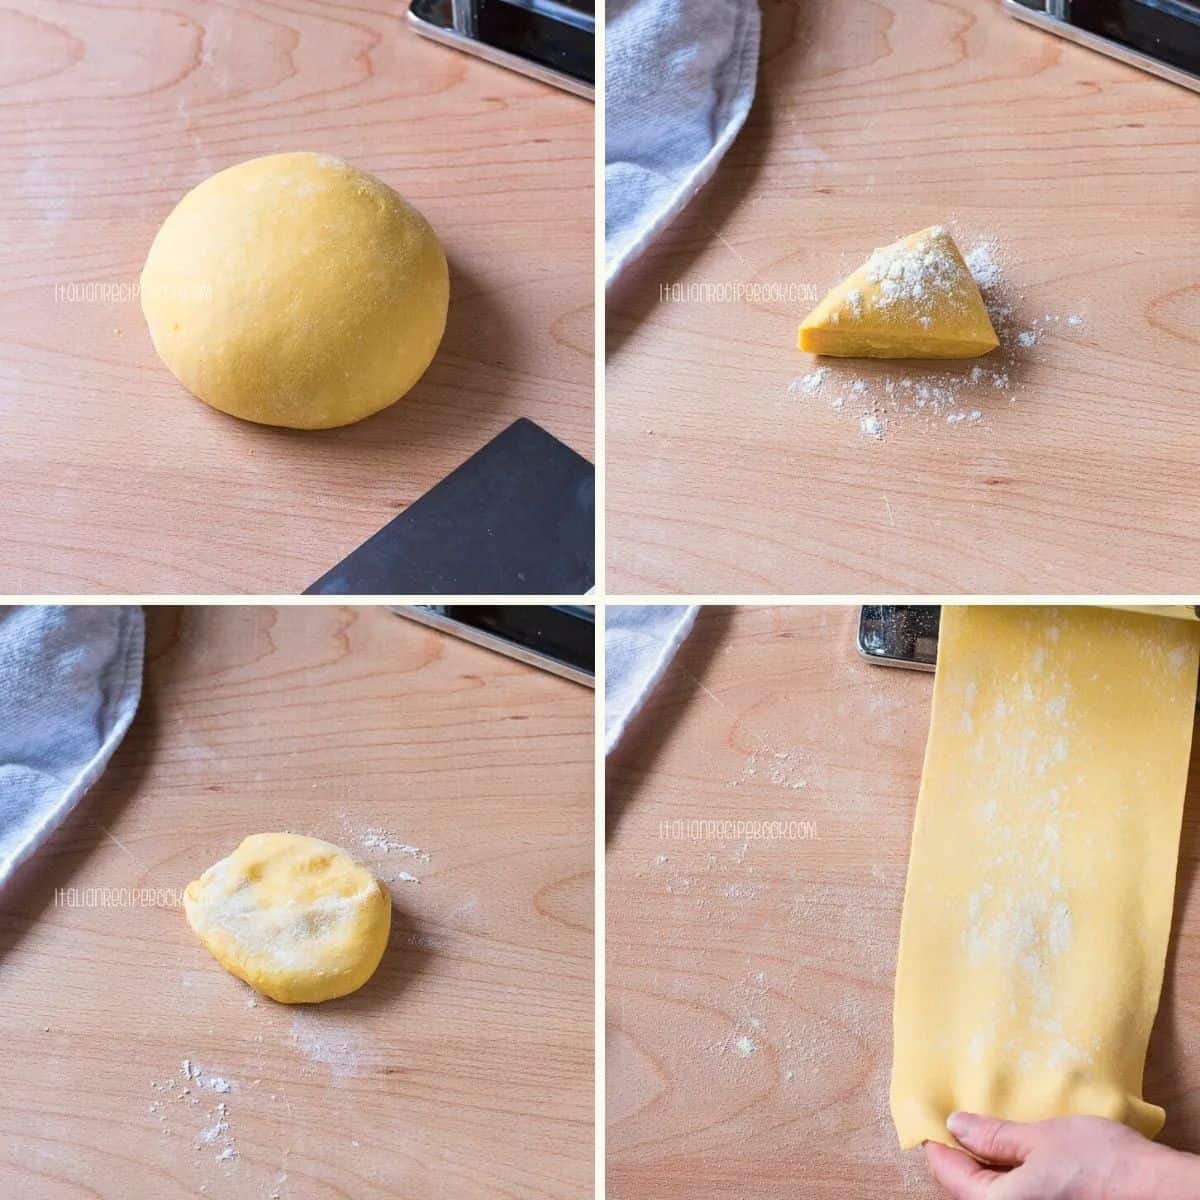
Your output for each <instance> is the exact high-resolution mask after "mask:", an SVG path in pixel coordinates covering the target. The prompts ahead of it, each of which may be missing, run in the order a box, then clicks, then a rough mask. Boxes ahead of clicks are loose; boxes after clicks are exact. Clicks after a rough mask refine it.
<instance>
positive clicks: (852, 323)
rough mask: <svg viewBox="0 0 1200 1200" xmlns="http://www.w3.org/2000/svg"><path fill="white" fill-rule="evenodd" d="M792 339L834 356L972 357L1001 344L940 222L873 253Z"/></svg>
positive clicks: (976, 288)
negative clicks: (794, 338)
mask: <svg viewBox="0 0 1200 1200" xmlns="http://www.w3.org/2000/svg"><path fill="white" fill-rule="evenodd" d="M796 345H797V347H798V348H799V349H801V350H805V351H807V352H808V353H810V354H827V355H832V356H834V357H838V358H977V357H978V356H979V355H981V354H987V353H988V352H989V351H991V350H995V349H996V347H997V346H999V345H1000V339H999V338H998V337H997V336H996V331H995V329H994V328H992V322H991V318H990V317H989V316H988V311H987V307H986V306H985V305H984V303H983V296H982V295H980V292H979V285H978V284H977V283H976V282H975V280H974V278H973V277H972V275H971V272H970V270H969V269H968V268H967V264H966V263H965V262H964V261H963V256H962V254H961V253H960V252H959V249H958V247H957V246H956V245H955V243H954V239H953V238H952V237H951V236H950V234H949V233H948V232H947V231H946V230H945V229H943V228H942V226H940V225H933V226H931V227H930V228H928V229H922V230H919V231H918V232H917V233H913V234H910V235H909V236H908V237H906V238H901V239H900V241H898V242H893V243H892V244H891V245H890V246H883V247H881V248H880V249H878V250H875V251H873V252H872V254H871V257H870V258H869V259H867V261H866V262H865V263H863V265H862V266H861V267H859V268H858V270H857V271H855V272H854V273H853V274H852V275H848V276H847V277H846V278H845V279H843V280H842V282H841V283H839V284H838V285H837V287H835V288H834V289H833V290H832V291H831V292H829V293H828V295H826V296H825V298H824V299H823V300H822V301H821V303H820V304H818V305H817V307H816V308H814V309H813V310H812V312H810V313H809V314H808V316H807V317H805V318H804V321H803V323H802V324H801V326H800V331H799V334H798V335H797V339H796Z"/></svg>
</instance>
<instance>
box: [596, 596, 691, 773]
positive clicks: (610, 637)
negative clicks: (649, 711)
mask: <svg viewBox="0 0 1200 1200" xmlns="http://www.w3.org/2000/svg"><path fill="white" fill-rule="evenodd" d="M697 612H699V608H698V606H696V605H690V606H683V605H663V604H647V605H636V604H610V605H609V606H608V609H607V610H606V613H605V621H604V753H605V754H611V753H612V751H613V748H614V747H615V746H616V744H617V743H618V742H619V741H620V740H621V735H622V734H623V733H624V732H625V730H626V729H627V728H628V726H629V722H630V721H632V720H633V718H634V716H635V715H636V714H637V713H638V712H639V711H640V710H641V708H642V706H643V705H644V704H645V703H646V699H647V697H648V696H649V695H650V693H651V692H652V691H653V690H654V687H655V685H656V684H657V683H658V681H659V680H660V679H661V678H662V677H663V673H664V672H665V671H666V669H667V666H668V664H669V663H670V661H671V659H672V658H674V657H675V651H676V650H678V649H679V647H680V646H681V645H682V644H683V639H684V638H686V637H687V635H688V634H689V633H690V632H691V629H692V625H693V624H695V621H696V613H697Z"/></svg>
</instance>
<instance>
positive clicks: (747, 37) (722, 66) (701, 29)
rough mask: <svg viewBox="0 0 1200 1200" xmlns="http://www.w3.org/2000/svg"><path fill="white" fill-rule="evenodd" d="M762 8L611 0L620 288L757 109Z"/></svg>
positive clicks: (613, 268) (607, 84)
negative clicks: (752, 109)
mask: <svg viewBox="0 0 1200 1200" xmlns="http://www.w3.org/2000/svg"><path fill="white" fill-rule="evenodd" d="M760 26H761V18H760V16H759V11H758V3H757V0H608V6H607V9H606V17H605V35H604V36H605V52H604V70H605V80H604V96H605V101H604V120H605V125H606V131H605V146H604V158H605V168H604V190H605V196H604V211H605V231H604V255H605V264H606V266H605V285H606V286H607V285H608V284H611V283H612V282H613V280H614V279H616V277H617V276H618V275H619V274H620V273H621V271H622V270H623V269H624V268H625V267H626V266H627V265H628V264H629V263H630V262H632V261H633V260H634V259H635V258H637V256H638V255H639V254H641V253H642V251H643V250H645V248H646V247H647V246H648V245H649V244H650V242H651V241H652V240H653V239H654V238H655V237H657V236H658V234H659V233H660V232H661V231H662V230H663V229H664V228H665V227H666V226H667V224H668V223H669V222H671V221H672V220H674V218H675V217H676V216H677V215H678V214H679V212H680V211H681V210H682V209H683V207H684V205H686V204H687V203H688V201H689V200H691V198H692V197H693V196H694V195H695V194H696V193H697V192H698V191H699V190H700V188H701V187H702V186H703V185H704V183H705V182H706V181H707V180H708V178H709V176H711V175H712V173H713V171H715V170H716V168H717V164H718V163H719V162H720V161H721V158H722V157H723V156H724V154H725V151H726V150H728V149H729V146H730V144H731V143H732V142H733V139H734V138H735V137H736V136H737V132H738V130H739V129H741V127H742V123H743V122H744V121H745V119H746V114H747V113H748V112H749V111H750V105H751V104H752V103H753V101H754V82H755V74H756V71H757V68H758V41H759V32H760Z"/></svg>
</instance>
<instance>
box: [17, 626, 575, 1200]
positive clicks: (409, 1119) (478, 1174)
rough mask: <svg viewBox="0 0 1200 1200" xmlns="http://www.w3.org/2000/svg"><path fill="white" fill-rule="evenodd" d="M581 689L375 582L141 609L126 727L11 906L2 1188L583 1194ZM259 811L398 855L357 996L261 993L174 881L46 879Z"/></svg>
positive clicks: (192, 846) (171, 1194) (367, 854)
mask: <svg viewBox="0 0 1200 1200" xmlns="http://www.w3.org/2000/svg"><path fill="white" fill-rule="evenodd" d="M591 701H592V695H591V692H590V691H589V690H588V689H585V688H582V687H579V686H577V685H575V684H570V683H567V682H566V681H564V680H560V679H556V678H554V677H552V676H550V675H547V674H545V673H543V672H540V671H537V670H536V669H534V668H531V667H527V666H524V665H521V664H518V663H515V662H513V661H512V660H510V659H507V658H504V657H502V656H500V655H496V654H493V653H491V652H488V651H486V650H482V649H480V648H478V647H475V646H470V645H467V644H466V643H464V642H460V641H458V640H456V639H454V638H450V637H447V636H444V635H442V634H439V633H435V632H433V631H432V630H429V629H426V628H424V627H422V626H419V625H415V624H413V623H412V622H410V621H406V620H404V619H402V618H400V617H398V616H395V615H393V614H391V613H389V612H388V611H386V610H385V609H383V608H365V609H343V608H329V607H320V608H317V607H305V608H295V607H292V608H286V609H272V608H268V607H262V608H257V609H246V608H239V607H232V608H229V607H224V608H206V609H191V610H188V609H185V610H169V609H159V610H154V611H153V612H152V613H151V617H150V637H149V649H148V669H147V680H146V690H145V694H144V697H143V702H142V706H141V709H140V711H139V713H138V716H137V718H136V719H135V721H134V724H133V725H132V727H131V729H130V731H129V733H128V735H127V737H126V739H125V741H124V743H123V744H122V745H121V747H120V748H119V750H118V751H117V753H116V756H115V757H114V758H113V760H112V762H111V764H110V766H109V769H108V770H107V772H106V773H105V775H104V776H103V778H102V779H101V781H100V783H99V784H98V785H97V787H96V788H95V789H94V790H93V792H92V793H91V794H90V795H89V796H87V797H86V798H85V799H84V801H83V802H82V804H81V805H80V807H79V808H78V809H77V810H76V812H75V814H74V815H73V817H72V818H71V819H70V820H69V822H68V824H67V825H65V826H64V827H63V828H62V829H61V830H59V831H58V833H57V834H56V835H55V836H54V838H53V839H52V840H51V841H50V842H49V843H48V844H47V845H46V846H45V847H44V848H43V849H42V850H41V851H39V853H38V854H37V855H36V856H35V857H34V859H33V860H32V861H31V862H30V863H29V864H27V865H26V867H25V868H24V869H23V871H22V873H21V874H20V875H19V876H18V878H17V880H16V881H15V883H14V884H13V885H12V886H11V887H9V888H7V889H6V891H5V894H4V897H3V901H2V906H0V956H2V959H3V971H0V1014H3V1015H2V1016H0V1026H2V1029H0V1034H2V1036H3V1040H4V1044H5V1046H6V1047H7V1068H6V1080H5V1084H6V1087H5V1091H6V1095H7V1097H8V1100H7V1102H6V1104H5V1105H4V1113H3V1116H2V1118H0V1123H2V1125H3V1137H2V1138H0V1143H2V1146H0V1193H2V1194H3V1195H6V1196H14V1197H16V1196H20V1197H22V1200H26V1198H28V1200H75V1198H80V1200H82V1198H83V1197H103V1198H104V1200H140V1198H143V1197H144V1198H147V1200H148V1198H150V1197H153V1198H154V1200H175V1198H177V1197H178V1198H180V1200H182V1198H183V1197H196V1196H199V1195H203V1196H205V1197H207V1198H208V1200H243V1198H245V1200H249V1198H251V1197H253V1198H255V1200H267V1198H268V1197H274V1198H277V1200H350V1198H353V1200H374V1198H376V1197H377V1198H379V1200H383V1198H385V1197H386V1198H388V1200H392V1198H394V1197H396V1196H414V1197H415V1196H420V1197H426V1198H429V1200H485V1198H486V1200H497V1198H505V1200H531V1198H534V1197H536V1198H538V1200H579V1198H580V1197H585V1196H591V1194H592V1191H591V1180H592V1163H593V1149H592V1147H593V1114H592V1108H593V1071H592V1038H593V1010H592V1005H593V983H592V978H593V976H592V972H593V954H592V880H593V868H592V862H593V859H592V849H593V841H594V839H593V829H592V813H593V807H592V799H591V796H592V777H593V765H592V749H591V748H592V703H591ZM278 829H286V830H291V831H295V832H303V833H309V834H312V835H314V836H317V837H323V838H326V839H327V840H330V841H334V842H336V843H338V844H340V845H343V846H344V847H345V848H346V849H347V850H349V851H350V852H351V853H352V854H354V855H355V856H356V857H358V858H359V860H360V861H362V862H365V863H367V864H369V865H370V866H372V867H373V869H375V870H376V871H377V873H378V874H379V875H380V878H381V879H383V880H385V881H389V888H390V891H391V892H392V895H393V898H394V902H395V910H394V918H393V932H392V939H391V943H390V946H389V949H388V951H387V953H386V954H385V956H384V959H383V962H382V964H381V965H380V968H379V970H378V972H377V973H376V975H375V976H374V977H373V978H372V979H371V981H370V982H369V983H368V984H367V985H366V986H365V987H363V988H362V989H361V990H360V991H358V992H356V993H355V994H354V995H352V996H348V997H345V998H343V999H341V1000H335V1001H330V1002H328V1003H325V1004H322V1005H300V1006H286V1005H280V1004H275V1003H274V1002H272V1001H270V1000H268V999H266V998H264V997H257V998H256V997H255V994H254V993H253V992H252V991H251V989H250V988H248V987H247V986H246V985H245V984H243V983H242V982H240V981H239V980H237V979H235V978H234V977H233V976H231V975H229V974H227V973H226V972H225V971H223V970H222V969H221V968H220V967H219V966H218V965H217V963H216V961H215V960H214V959H213V958H212V957H211V956H210V954H209V953H208V951H207V950H205V949H204V947H203V946H201V945H200V943H199V942H198V941H197V939H196V938H195V936H194V935H193V934H192V932H191V930H190V929H189V928H188V926H187V923H186V921H185V919H184V917H183V914H182V912H181V911H180V910H179V909H178V908H177V907H174V906H169V905H168V906H163V907H128V906H127V907H116V908H105V907H66V906H63V905H59V904H56V902H55V897H56V892H57V889H60V888H62V889H73V891H72V892H68V893H67V895H68V896H70V895H74V896H75V897H76V898H77V899H78V900H79V901H80V902H82V901H85V900H86V899H87V895H88V893H87V889H101V888H106V889H134V888H139V889H160V888H161V889H182V888H183V887H184V886H186V884H187V883H188V882H189V881H190V880H192V879H195V878H196V877H197V876H198V875H199V874H200V873H201V872H202V871H203V870H204V869H205V868H206V867H208V866H209V865H211V864H212V863H213V862H215V861H216V860H217V859H218V858H221V857H222V856H224V855H225V854H227V853H229V852H230V851H231V850H232V849H233V848H234V847H235V846H236V845H237V843H238V842H239V841H240V840H241V838H242V837H243V836H245V835H246V834H248V833H252V832H262V831H267V830H278ZM384 841H388V842H392V843H395V844H401V843H403V844H407V845H411V846H413V847H416V848H418V849H419V850H420V851H421V852H422V855H428V859H425V858H424V857H413V856H411V855H409V854H406V853H404V852H403V851H401V850H398V849H396V848H391V849H389V848H387V847H385V846H384V845H383V844H382V843H383V842H384ZM402 872H406V873H408V874H410V875H412V876H414V877H416V879H418V880H419V882H405V881H404V880H402V879H401V878H400V875H401V873H402ZM252 1000H253V1001H254V1003H253V1004H252V1003H251V1001H252ZM184 1059H188V1060H190V1061H191V1063H192V1064H193V1067H194V1068H198V1069H199V1070H200V1071H201V1072H202V1075H201V1078H200V1080H199V1081H194V1082H192V1083H191V1084H190V1085H189V1084H187V1083H186V1082H185V1081H184V1078H183V1074H182V1068H181V1064H182V1062H183V1060H184ZM209 1079H223V1080H225V1081H227V1082H228V1084H229V1085H230V1090H229V1091H228V1092H220V1091H213V1090H211V1088H209V1087H208V1086H206V1081H207V1080H209ZM187 1086H190V1088H191V1091H190V1093H189V1094H186V1095H185V1094H184V1093H183V1090H182V1089H183V1088H184V1087H187ZM219 1103H224V1104H225V1105H226V1113H225V1117H224V1120H225V1122H226V1124H227V1129H225V1130H217V1131H216V1132H213V1130H214V1127H215V1126H218V1125H219V1123H220V1121H221V1114H220V1112H219V1111H218V1110H217V1105H218V1104H219ZM206 1133H207V1134H208V1135H209V1140H205V1137H206ZM229 1148H232V1149H234V1150H235V1151H236V1154H237V1157H236V1158H233V1159H229V1160H226V1161H220V1162H219V1161H217V1159H218V1156H219V1155H220V1154H222V1153H224V1151H225V1150H227V1149H229Z"/></svg>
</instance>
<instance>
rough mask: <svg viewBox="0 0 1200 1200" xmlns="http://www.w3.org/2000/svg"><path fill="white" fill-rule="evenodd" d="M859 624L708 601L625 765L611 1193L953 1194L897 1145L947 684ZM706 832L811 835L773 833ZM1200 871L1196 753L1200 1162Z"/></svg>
mask: <svg viewBox="0 0 1200 1200" xmlns="http://www.w3.org/2000/svg"><path fill="white" fill-rule="evenodd" d="M856 621H857V610H856V609H851V608H802V607H801V608H791V609H770V608H754V609H740V610H736V611H733V612H732V613H731V612H729V611H726V610H720V609H706V610H704V611H703V612H702V614H701V616H700V618H699V620H698V622H697V625H696V628H695V630H694V632H693V634H692V636H691V637H690V638H689V640H688V641H687V642H686V643H685V644H684V646H683V649H682V651H681V653H680V655H679V657H678V658H677V659H676V660H675V661H674V662H673V663H672V665H671V667H670V669H669V672H668V674H667V676H666V677H665V679H664V682H663V684H662V686H661V687H660V689H659V690H658V691H657V692H656V693H655V695H654V697H653V699H652V701H651V704H650V706H649V708H648V709H647V711H646V712H645V713H644V714H641V715H640V717H639V721H638V723H637V724H636V725H635V726H634V728H633V729H632V730H631V731H630V733H629V735H628V740H627V741H625V742H624V743H622V745H621V746H619V747H618V750H617V752H616V755H615V757H614V758H613V760H611V765H610V772H609V798H608V804H609V818H608V819H609V825H610V840H609V846H608V869H607V892H608V900H607V928H608V935H607V937H608V967H607V970H608V975H607V982H608V997H607V1003H608V1075H607V1084H608V1108H609V1113H608V1118H609V1126H608V1160H609V1168H608V1173H609V1197H610V1200H693V1198H694V1197H696V1196H698V1195H703V1196H704V1197H706V1200H749V1198H751V1197H752V1198H753V1200H776V1198H778V1200H796V1198H802V1200H846V1197H849V1196H853V1197H855V1198H856V1200H895V1198H896V1197H897V1196H905V1197H919V1198H921V1200H934V1198H935V1197H939V1196H941V1195H942V1193H941V1192H940V1191H939V1189H938V1188H937V1187H936V1186H935V1185H934V1184H933V1183H932V1181H931V1180H930V1178H929V1176H928V1173H927V1171H926V1168H925V1164H924V1158H923V1155H922V1153H921V1152H920V1151H915V1152H911V1153H909V1154H901V1153H900V1151H899V1150H898V1148H897V1144H896V1139H895V1132H894V1130H893V1128H892V1123H891V1116H890V1113H889V1109H888V1086H889V1081H890V1074H891V1049H892V1027H891V1018H892V984H893V980H894V976H895V952H896V944H897V938H898V935H899V927H900V908H901V902H902V899H903V890H904V879H905V872H906V870H907V863H908V846H909V838H910V834H911V831H912V820H913V810H914V808H915V805H916V795H917V786H918V783H919V780H920V773H921V760H922V755H923V753H924V748H925V736H926V733H927V731H928V724H929V702H930V696H931V694H932V686H933V677H932V676H931V675H928V674H922V673H919V672H911V671H902V670H894V669H885V668H881V667H876V666H871V665H868V664H867V663H864V662H862V661H861V660H860V659H859V658H858V656H857V654H856V652H855V650H854V630H855V626H856ZM690 820H698V821H710V822H736V821H745V822H773V821H777V822H789V821H790V822H793V823H795V824H794V825H792V826H786V827H784V828H782V829H781V830H780V831H779V833H780V834H781V836H775V837H774V838H770V839H765V838H764V839H753V838H746V837H744V836H737V834H738V831H736V830H732V829H728V828H726V827H724V826H707V827H703V828H702V827H699V826H696V827H689V826H685V825H683V824H682V823H683V822H685V821H690ZM675 823H679V824H675ZM681 829H682V830H683V831H684V832H685V833H686V832H688V831H689V830H690V829H700V830H701V831H702V832H706V833H708V832H710V831H711V832H723V833H725V834H726V835H727V836H726V839H725V840H721V839H720V838H718V837H715V836H706V837H704V838H692V837H681V836H678V835H679V832H680V830H681ZM785 830H786V831H787V833H788V836H782V834H783V833H784V832H785ZM730 834H732V835H734V836H728V835H730ZM1198 867H1200V755H1196V754H1194V756H1193V762H1192V780H1191V785H1190V788H1189V796H1188V804H1187V809H1186V815H1185V820H1184V832H1183V845H1182V854H1181V869H1180V883H1179V887H1178V891H1177V898H1176V917H1175V930H1174V933H1173V937H1172V950H1171V955H1170V961H1169V965H1168V982H1167V987H1166V990H1165V994H1164V998H1163V1004H1162V1007H1161V1009H1160V1011H1159V1016H1158V1021H1157V1023H1156V1025H1155V1030H1154V1035H1153V1038H1152V1040H1151V1052H1150V1060H1149V1064H1148V1067H1147V1071H1146V1095H1147V1097H1148V1098H1149V1099H1151V1100H1153V1101H1154V1102H1156V1103H1160V1104H1163V1105H1165V1107H1166V1109H1167V1126H1166V1129H1165V1131H1164V1133H1163V1138H1162V1140H1163V1141H1164V1142H1166V1143H1167V1144H1169V1145H1173V1146H1178V1147H1181V1148H1185V1149H1189V1150H1193V1151H1197V1150H1200V1002H1198V1001H1197V999H1196V995H1197V989H1196V983H1197V980H1198V979H1200V894H1197V889H1196V888H1195V887H1194V886H1193V884H1194V881H1195V878H1196V872H1197V869H1198Z"/></svg>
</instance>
